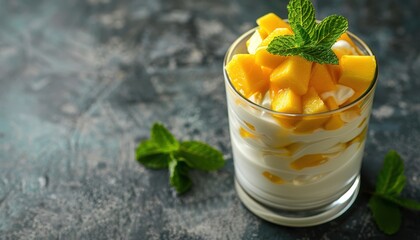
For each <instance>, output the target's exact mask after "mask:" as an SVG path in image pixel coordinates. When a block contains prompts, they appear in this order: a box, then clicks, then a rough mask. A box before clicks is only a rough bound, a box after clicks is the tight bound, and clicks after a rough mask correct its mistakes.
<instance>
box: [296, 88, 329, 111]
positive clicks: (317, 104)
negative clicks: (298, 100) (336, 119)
mask: <svg viewBox="0 0 420 240" xmlns="http://www.w3.org/2000/svg"><path fill="white" fill-rule="evenodd" d="M302 106H303V109H302V110H303V113H304V114H315V113H322V112H326V111H328V108H327V106H326V105H325V103H324V101H322V99H321V98H320V97H319V95H318V93H317V92H316V90H315V89H314V88H310V89H309V90H308V92H307V93H306V94H305V95H303V96H302Z"/></svg>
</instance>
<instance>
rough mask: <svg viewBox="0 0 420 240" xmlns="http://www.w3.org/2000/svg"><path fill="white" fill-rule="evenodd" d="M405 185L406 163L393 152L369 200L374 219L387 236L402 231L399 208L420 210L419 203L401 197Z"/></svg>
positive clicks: (385, 163) (388, 156) (386, 158)
mask: <svg viewBox="0 0 420 240" xmlns="http://www.w3.org/2000/svg"><path fill="white" fill-rule="evenodd" d="M405 184H406V177H405V175H404V162H403V161H402V159H401V157H400V156H399V155H398V153H397V152H395V151H393V150H391V151H389V152H388V154H387V155H386V156H385V160H384V165H383V167H382V169H381V171H380V173H379V176H378V180H377V183H376V191H375V192H374V193H373V195H372V197H371V198H370V200H369V208H370V209H371V211H372V214H373V218H374V219H375V222H376V224H377V226H378V227H379V229H380V230H381V231H383V232H384V233H386V234H394V233H396V232H397V231H398V230H399V229H400V226H401V212H400V209H399V207H403V208H408V209H412V210H420V203H419V202H417V201H415V200H412V199H406V198H402V197H400V194H401V192H402V190H403V189H404V186H405Z"/></svg>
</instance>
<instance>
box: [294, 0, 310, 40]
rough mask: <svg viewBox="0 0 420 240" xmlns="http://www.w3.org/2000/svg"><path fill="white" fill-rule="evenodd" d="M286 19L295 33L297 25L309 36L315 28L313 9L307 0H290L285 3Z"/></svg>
mask: <svg viewBox="0 0 420 240" xmlns="http://www.w3.org/2000/svg"><path fill="white" fill-rule="evenodd" d="M287 10H288V16H287V17H288V19H289V22H290V26H291V27H292V30H293V32H294V33H295V34H296V32H297V31H298V28H299V27H298V26H300V27H302V28H303V29H304V30H305V32H306V33H308V34H309V36H311V35H312V34H313V31H314V29H315V25H316V21H315V9H314V6H313V5H312V3H311V2H310V1H309V0H291V1H290V2H289V4H288V5H287Z"/></svg>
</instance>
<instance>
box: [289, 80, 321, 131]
mask: <svg viewBox="0 0 420 240" xmlns="http://www.w3.org/2000/svg"><path fill="white" fill-rule="evenodd" d="M326 111H328V108H327V106H326V105H325V103H324V101H322V99H321V98H320V97H319V95H318V94H317V92H316V91H315V89H314V88H310V89H309V90H308V92H307V93H306V94H305V95H303V96H302V112H303V113H304V114H316V113H322V112H326ZM328 118H329V116H328V115H326V116H305V117H303V118H302V120H301V121H299V122H298V123H297V124H296V128H295V132H300V133H310V132H313V131H314V130H315V129H317V128H320V127H321V126H322V125H323V124H324V123H325V122H326V121H327V120H328Z"/></svg>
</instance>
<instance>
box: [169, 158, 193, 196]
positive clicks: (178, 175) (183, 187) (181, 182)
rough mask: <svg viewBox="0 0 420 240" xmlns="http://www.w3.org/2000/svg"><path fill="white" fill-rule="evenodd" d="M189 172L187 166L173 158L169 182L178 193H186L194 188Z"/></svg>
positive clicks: (170, 164) (170, 163)
mask: <svg viewBox="0 0 420 240" xmlns="http://www.w3.org/2000/svg"><path fill="white" fill-rule="evenodd" d="M188 171H189V167H188V166H187V164H185V163H184V162H182V161H178V160H177V159H175V157H174V156H171V158H170V160H169V182H170V184H171V186H173V187H174V188H175V190H176V191H177V192H178V193H184V192H186V191H188V190H189V189H190V188H191V186H192V182H191V179H190V177H189V175H188Z"/></svg>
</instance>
